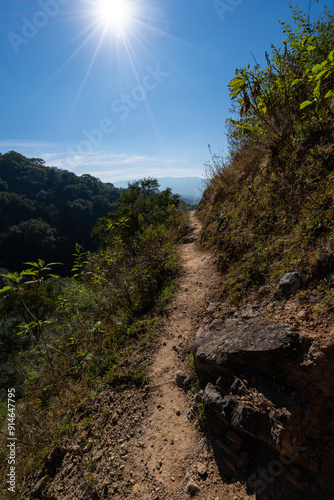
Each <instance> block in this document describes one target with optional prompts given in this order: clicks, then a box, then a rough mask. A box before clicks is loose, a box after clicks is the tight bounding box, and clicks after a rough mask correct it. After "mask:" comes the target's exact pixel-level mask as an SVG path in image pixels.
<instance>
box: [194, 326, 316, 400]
mask: <svg viewBox="0 0 334 500" xmlns="http://www.w3.org/2000/svg"><path fill="white" fill-rule="evenodd" d="M307 343H310V341H307V340H306V339H301V338H300V337H299V336H298V334H297V333H296V332H295V330H294V329H293V328H292V327H290V326H287V325H285V324H283V323H279V322H277V321H273V322H266V321H265V320H264V319H262V318H254V319H251V320H249V321H247V322H246V323H244V324H240V325H228V326H226V325H225V326H224V324H223V322H222V320H220V319H216V320H214V321H213V322H212V323H210V324H209V325H208V326H207V327H204V328H202V329H200V330H199V331H198V333H197V337H196V340H195V342H194V344H193V354H194V362H195V367H196V369H197V370H198V372H199V374H200V377H201V379H202V380H205V381H207V382H208V381H211V380H214V381H216V380H217V379H218V378H219V377H222V380H223V382H222V383H223V384H224V387H223V389H224V390H225V392H226V393H227V394H228V393H229V392H230V388H231V385H232V383H233V381H234V380H235V375H237V373H239V374H240V373H243V371H244V370H245V369H251V370H258V371H259V372H260V373H266V374H268V373H269V374H271V375H272V376H279V377H282V376H283V375H284V372H285V370H287V371H288V372H289V373H290V367H291V364H293V363H294V360H295V359H296V358H297V357H298V356H299V355H300V353H301V352H302V350H303V348H304V346H306V345H307ZM239 378H240V377H239Z"/></svg>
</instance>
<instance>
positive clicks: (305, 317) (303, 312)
mask: <svg viewBox="0 0 334 500" xmlns="http://www.w3.org/2000/svg"><path fill="white" fill-rule="evenodd" d="M309 317H310V312H309V311H307V310H305V309H302V310H301V311H299V312H298V314H297V318H298V319H300V320H301V321H307V320H308V319H309Z"/></svg>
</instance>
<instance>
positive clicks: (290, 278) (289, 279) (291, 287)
mask: <svg viewBox="0 0 334 500" xmlns="http://www.w3.org/2000/svg"><path fill="white" fill-rule="evenodd" d="M301 284H302V277H301V275H300V274H299V273H297V272H292V273H286V274H284V276H282V278H281V279H280V280H279V282H278V285H277V290H278V291H279V292H280V293H281V294H282V295H283V296H284V297H285V298H286V299H288V298H289V297H290V296H291V295H292V294H293V293H294V292H296V291H297V290H298V288H300V286H301Z"/></svg>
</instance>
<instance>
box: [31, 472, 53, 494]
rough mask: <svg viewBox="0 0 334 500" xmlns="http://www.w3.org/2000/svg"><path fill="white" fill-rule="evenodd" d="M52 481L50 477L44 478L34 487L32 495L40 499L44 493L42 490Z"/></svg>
mask: <svg viewBox="0 0 334 500" xmlns="http://www.w3.org/2000/svg"><path fill="white" fill-rule="evenodd" d="M49 481H50V478H49V476H44V477H42V479H40V481H38V483H37V484H36V485H35V486H34V488H33V490H31V492H30V495H31V496H32V497H33V498H39V497H40V494H41V493H42V489H43V488H44V486H45V485H46V484H47V483H48V482H49Z"/></svg>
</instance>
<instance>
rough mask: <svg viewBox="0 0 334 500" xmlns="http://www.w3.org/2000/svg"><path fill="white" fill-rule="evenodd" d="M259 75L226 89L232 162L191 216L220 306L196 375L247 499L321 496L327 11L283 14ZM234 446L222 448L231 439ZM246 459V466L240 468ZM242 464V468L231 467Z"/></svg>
mask: <svg viewBox="0 0 334 500" xmlns="http://www.w3.org/2000/svg"><path fill="white" fill-rule="evenodd" d="M292 13H293V22H294V23H292V24H291V25H288V24H285V23H282V25H283V32H284V33H285V35H286V39H285V40H284V42H283V45H282V47H281V48H278V49H277V48H275V47H272V51H271V54H270V55H269V54H268V53H266V62H267V67H265V68H264V69H261V68H260V66H259V65H256V66H255V67H254V68H251V67H250V65H248V66H246V67H245V68H243V69H239V70H236V75H235V78H233V80H231V82H230V85H229V86H230V91H231V98H232V101H233V103H234V105H233V108H234V111H235V115H234V117H233V118H231V119H229V120H228V126H229V133H230V156H229V158H227V159H222V160H221V159H219V158H217V157H215V156H214V157H213V162H212V165H211V167H212V168H211V171H212V176H211V181H210V183H209V185H208V187H207V189H206V191H205V192H204V195H203V198H202V201H201V203H200V205H199V207H198V211H197V213H198V216H199V218H200V220H201V221H202V223H203V228H202V231H201V234H200V242H201V245H202V247H204V248H207V249H211V250H212V251H214V252H215V255H216V259H217V269H218V270H219V272H220V273H221V286H220V297H219V299H218V300H217V302H216V307H215V310H214V313H213V317H211V318H210V317H208V321H209V324H207V325H204V327H203V328H201V329H200V330H199V331H198V332H197V338H196V341H195V343H194V346H193V352H194V357H195V366H196V368H197V371H198V374H199V377H200V381H201V385H202V388H203V390H204V393H203V399H204V401H205V402H206V404H207V406H208V409H209V414H208V425H209V428H210V429H211V431H212V433H213V435H214V438H215V439H216V441H217V442H218V445H217V446H218V448H220V453H219V455H220V456H221V457H222V458H223V459H224V460H225V463H226V466H227V467H230V468H231V469H232V470H233V469H234V470H239V469H240V467H239V466H238V457H239V456H240V453H241V452H242V451H244V452H245V453H246V457H248V460H247V459H245V462H244V464H243V468H244V469H245V470H248V473H249V477H248V482H247V484H248V487H249V488H250V490H251V491H254V492H255V494H256V497H257V498H268V499H276V498H282V495H281V492H283V491H284V495H283V496H284V498H286V499H299V498H303V499H319V500H320V499H328V500H329V499H331V498H333V496H334V480H333V474H332V471H333V456H334V441H333V435H334V434H333V430H334V429H333V421H334V419H333V417H334V383H333V375H334V372H333V366H334V364H333V361H334V332H333V327H332V321H333V310H334V309H333V305H334V177H333V171H334V148H333V144H334V135H333V131H334V127H333V125H334V119H333V116H334V113H333V109H334V108H333V106H334V101H333V96H334V90H333V88H334V51H333V26H334V17H333V13H331V12H328V11H325V12H324V13H323V15H322V16H321V17H320V18H319V19H318V20H316V21H313V22H311V20H310V19H308V18H307V16H306V15H304V14H303V13H302V12H301V11H300V10H299V9H298V8H292ZM231 432H232V433H233V434H234V435H235V439H234V441H235V443H236V444H237V448H236V449H234V453H229V452H228V449H229V437H228V436H229V435H230V433H231ZM251 464H252V465H251ZM239 465H240V464H239Z"/></svg>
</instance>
